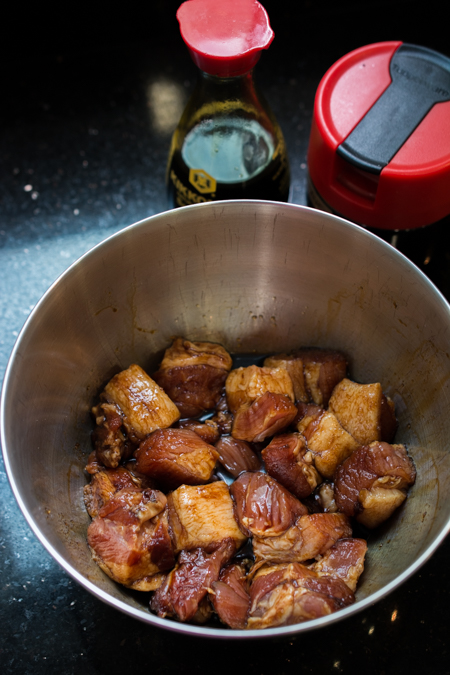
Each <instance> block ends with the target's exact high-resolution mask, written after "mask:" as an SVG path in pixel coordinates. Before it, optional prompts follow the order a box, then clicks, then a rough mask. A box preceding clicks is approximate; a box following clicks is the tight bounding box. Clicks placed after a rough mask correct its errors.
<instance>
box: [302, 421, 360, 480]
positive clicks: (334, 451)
mask: <svg viewBox="0 0 450 675" xmlns="http://www.w3.org/2000/svg"><path fill="white" fill-rule="evenodd" d="M303 436H304V438H305V440H306V444H307V446H308V449H309V450H310V451H311V452H312V454H313V457H314V465H315V467H316V469H317V470H318V472H319V473H320V474H321V476H324V478H331V477H332V476H333V475H334V473H335V471H336V469H337V467H338V466H339V464H341V463H342V462H343V461H344V459H347V457H349V456H350V455H351V454H352V452H354V450H356V448H357V447H358V446H359V443H357V441H356V440H355V439H354V438H353V436H351V435H350V434H349V433H348V432H347V431H345V429H344V428H343V427H342V426H341V425H340V424H339V421H338V419H337V417H336V415H334V414H333V413H332V412H325V411H324V412H323V413H322V414H320V415H317V416H316V417H315V418H314V419H313V421H312V422H310V424H308V426H307V427H306V429H305V430H304V432H303Z"/></svg>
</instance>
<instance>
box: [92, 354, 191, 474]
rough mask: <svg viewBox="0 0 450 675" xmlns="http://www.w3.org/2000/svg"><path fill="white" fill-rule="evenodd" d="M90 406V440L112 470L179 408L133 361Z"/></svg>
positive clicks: (174, 416)
mask: <svg viewBox="0 0 450 675" xmlns="http://www.w3.org/2000/svg"><path fill="white" fill-rule="evenodd" d="M100 399H101V403H100V405H99V406H96V407H94V408H93V414H94V416H95V417H96V424H97V428H96V429H95V430H94V432H93V441H94V446H95V449H96V453H97V457H98V459H99V460H100V461H101V462H102V463H103V464H104V465H105V466H107V467H110V468H112V469H115V468H116V467H117V466H118V465H119V463H120V461H121V460H122V459H125V458H127V457H128V456H129V454H130V452H129V451H130V447H131V449H133V446H137V445H138V444H139V443H140V442H141V441H142V440H143V439H144V438H145V437H146V436H148V434H150V433H151V432H152V431H155V429H164V428H166V427H170V426H171V425H172V424H173V423H174V422H176V421H177V420H178V418H179V416H180V413H179V412H178V408H177V407H176V406H175V404H174V403H172V401H171V400H170V398H169V397H168V396H167V394H165V393H164V391H163V390H162V389H161V387H159V386H158V384H156V382H154V381H153V380H152V379H151V377H149V376H148V375H147V373H146V372H145V371H144V370H142V368H141V367H140V366H138V365H136V364H132V365H131V366H130V367H129V368H127V369H126V370H122V371H121V372H120V373H117V375H114V377H113V378H112V379H111V380H110V381H109V382H108V384H107V385H106V387H105V389H104V391H103V392H102V394H101V396H100Z"/></svg>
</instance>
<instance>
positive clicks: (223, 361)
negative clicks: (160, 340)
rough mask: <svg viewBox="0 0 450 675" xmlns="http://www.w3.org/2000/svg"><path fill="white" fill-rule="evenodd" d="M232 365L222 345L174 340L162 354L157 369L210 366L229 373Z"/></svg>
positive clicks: (181, 339) (182, 339)
mask: <svg viewBox="0 0 450 675" xmlns="http://www.w3.org/2000/svg"><path fill="white" fill-rule="evenodd" d="M232 365H233V361H232V358H231V356H230V355H229V353H228V352H227V350H226V349H225V348H224V347H222V345H219V344H217V343H215V342H191V341H190V340H185V339H184V338H176V339H175V340H174V341H173V343H172V345H171V346H170V347H168V349H166V351H165V352H164V356H163V359H162V361H161V365H160V367H159V368H160V370H167V369H169V368H178V367H180V366H211V367H212V368H220V369H222V370H227V371H229V370H231V367H232Z"/></svg>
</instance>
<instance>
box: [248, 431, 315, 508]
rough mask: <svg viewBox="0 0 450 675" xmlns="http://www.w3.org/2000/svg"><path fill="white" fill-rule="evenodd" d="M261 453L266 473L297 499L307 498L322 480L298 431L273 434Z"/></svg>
mask: <svg viewBox="0 0 450 675" xmlns="http://www.w3.org/2000/svg"><path fill="white" fill-rule="evenodd" d="M261 454H262V457H263V460H264V464H265V467H266V471H267V473H268V474H269V475H270V476H272V478H275V479H276V480H277V481H278V482H279V483H281V485H283V486H284V487H285V488H286V489H287V490H289V492H292V494H293V495H295V496H296V497H298V499H304V498H305V497H308V495H310V494H311V492H312V491H313V490H314V489H315V488H316V487H317V485H318V484H319V483H320V482H321V480H322V479H321V477H320V476H319V474H318V473H317V471H316V469H315V467H314V464H313V456H312V453H311V452H309V450H308V448H307V447H306V442H305V440H304V438H303V437H302V436H301V435H300V434H296V433H292V434H280V435H279V436H275V437H274V438H273V439H272V440H271V442H270V443H269V445H267V446H266V447H265V448H264V449H263V450H262V452H261Z"/></svg>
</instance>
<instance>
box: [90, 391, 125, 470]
mask: <svg viewBox="0 0 450 675" xmlns="http://www.w3.org/2000/svg"><path fill="white" fill-rule="evenodd" d="M92 414H93V416H94V418H95V428H94V430H93V432H92V443H93V446H94V448H95V450H94V455H95V460H94V459H93V458H92V457H90V458H89V462H88V464H87V466H86V471H87V472H88V473H91V474H93V473H95V471H96V470H97V471H98V470H99V469H100V468H104V467H111V468H116V467H117V466H119V463H120V461H121V460H123V459H128V457H130V456H131V455H132V453H133V450H134V447H135V446H134V445H133V443H132V442H131V441H130V440H129V438H128V436H127V433H126V430H125V427H124V424H123V414H122V411H121V410H120V408H119V407H118V406H117V405H115V403H106V402H103V403H99V404H98V405H96V406H94V407H93V408H92ZM95 462H97V464H98V466H97V467H95Z"/></svg>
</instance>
